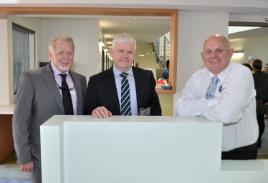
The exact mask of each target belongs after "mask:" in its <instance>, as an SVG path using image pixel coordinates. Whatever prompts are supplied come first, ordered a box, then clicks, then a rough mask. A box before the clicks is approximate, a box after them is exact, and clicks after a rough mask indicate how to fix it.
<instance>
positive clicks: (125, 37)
mask: <svg viewBox="0 0 268 183" xmlns="http://www.w3.org/2000/svg"><path fill="white" fill-rule="evenodd" d="M117 42H130V43H133V44H134V48H135V50H136V44H137V43H136V39H135V38H134V37H133V36H132V35H131V34H129V33H120V34H117V35H115V36H114V39H113V42H112V49H114V48H115V45H116V43H117Z"/></svg>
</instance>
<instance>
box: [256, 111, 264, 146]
mask: <svg viewBox="0 0 268 183" xmlns="http://www.w3.org/2000/svg"><path fill="white" fill-rule="evenodd" d="M257 121H258V125H259V137H258V147H261V136H262V134H263V132H264V129H265V123H264V114H257Z"/></svg>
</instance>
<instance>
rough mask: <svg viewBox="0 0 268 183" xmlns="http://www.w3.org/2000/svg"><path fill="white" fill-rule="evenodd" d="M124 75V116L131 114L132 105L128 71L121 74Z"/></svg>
mask: <svg viewBox="0 0 268 183" xmlns="http://www.w3.org/2000/svg"><path fill="white" fill-rule="evenodd" d="M120 76H121V77H122V81H121V104H120V109H121V115H122V116H130V115H131V106H130V91H129V83H128V79H127V73H125V72H123V73H121V74H120Z"/></svg>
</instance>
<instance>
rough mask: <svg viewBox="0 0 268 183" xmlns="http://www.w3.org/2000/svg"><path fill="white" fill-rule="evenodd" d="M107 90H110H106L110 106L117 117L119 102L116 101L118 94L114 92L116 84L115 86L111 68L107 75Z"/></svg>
mask: <svg viewBox="0 0 268 183" xmlns="http://www.w3.org/2000/svg"><path fill="white" fill-rule="evenodd" d="M107 81H108V82H107V83H106V84H107V88H110V90H107V92H108V93H110V94H109V96H111V97H110V98H111V104H112V105H113V106H114V109H115V111H116V113H117V114H118V115H120V102H119V100H118V95H119V94H118V93H117V90H116V84H115V76H114V72H113V67H111V68H110V69H109V71H108V74H107Z"/></svg>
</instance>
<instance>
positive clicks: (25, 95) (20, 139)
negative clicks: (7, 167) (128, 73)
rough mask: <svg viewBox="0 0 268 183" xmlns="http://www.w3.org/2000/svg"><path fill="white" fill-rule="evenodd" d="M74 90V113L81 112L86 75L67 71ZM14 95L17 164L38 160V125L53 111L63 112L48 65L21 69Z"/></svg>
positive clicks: (51, 114) (55, 113) (14, 133)
mask: <svg viewBox="0 0 268 183" xmlns="http://www.w3.org/2000/svg"><path fill="white" fill-rule="evenodd" d="M70 75H71V77H72V79H73V82H74V87H75V90H76V94H77V113H78V114H83V109H84V99H85V94H86V78H85V77H84V76H82V75H80V74H77V73H75V72H72V71H70ZM20 79H21V80H20V86H19V90H18V92H17V95H16V98H15V109H14V115H13V138H14V145H15V150H16V154H17V158H18V162H19V163H20V164H24V163H28V162H30V161H33V160H37V162H40V160H41V157H40V125H42V124H43V123H44V122H45V121H46V120H48V119H49V118H50V117H52V116H53V115H64V108H63V104H62V100H61V95H60V92H59V89H58V86H57V84H56V81H55V79H54V75H53V73H52V70H51V68H50V64H48V65H47V66H46V67H43V68H40V69H37V70H32V71H27V72H24V73H23V74H22V76H21V78H20Z"/></svg>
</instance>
